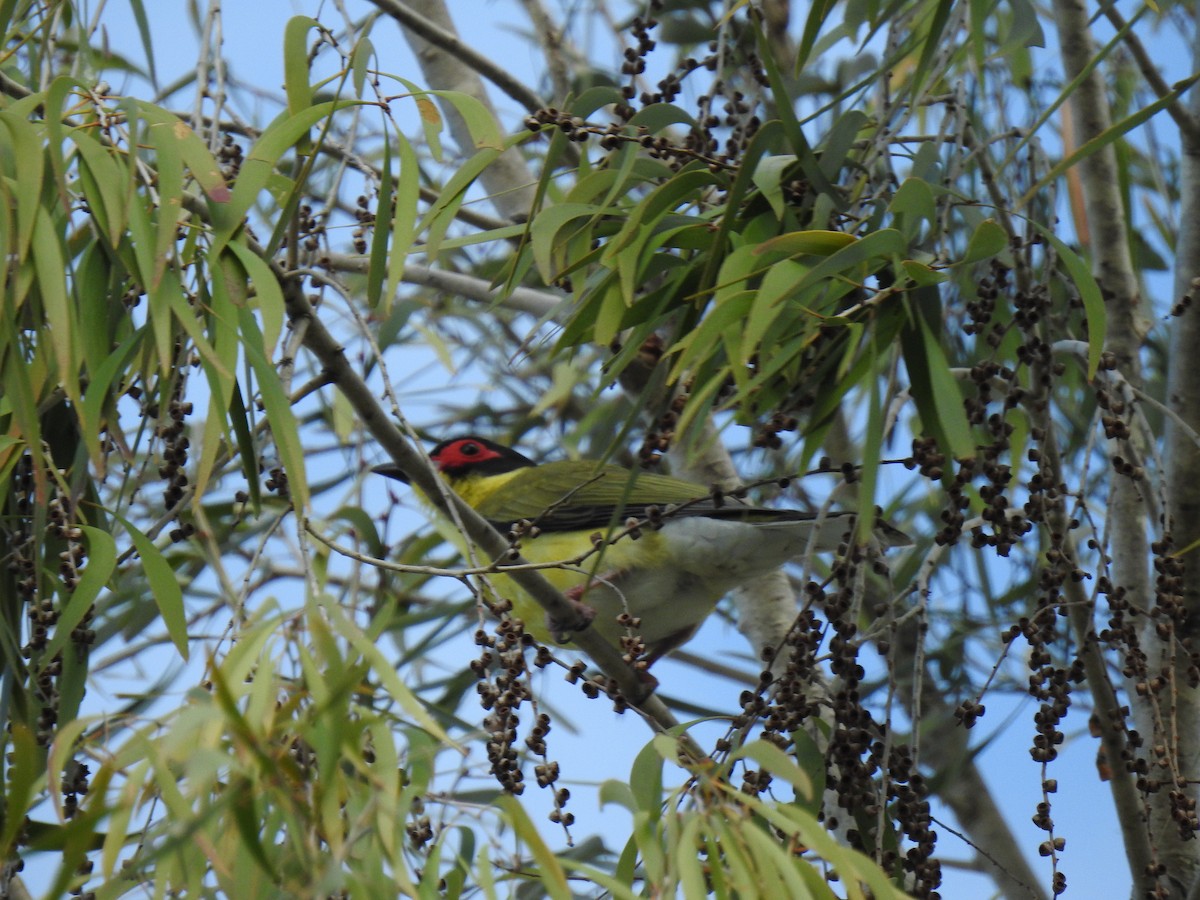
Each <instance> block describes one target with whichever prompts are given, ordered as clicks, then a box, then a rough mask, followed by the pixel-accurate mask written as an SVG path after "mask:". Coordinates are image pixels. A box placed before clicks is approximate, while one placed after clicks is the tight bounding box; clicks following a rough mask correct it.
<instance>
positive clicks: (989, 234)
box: [955, 219, 1008, 266]
mask: <svg viewBox="0 0 1200 900" xmlns="http://www.w3.org/2000/svg"><path fill="white" fill-rule="evenodd" d="M1007 247H1008V234H1006V233H1005V231H1004V229H1003V228H1001V227H1000V226H999V225H997V224H996V220H995V219H985V220H984V221H982V222H980V223H979V227H978V228H976V229H975V233H974V234H972V235H971V240H970V242H969V243H968V244H967V252H966V253H965V254H964V255H963V258H962V259H960V260H959V261H958V262H957V263H955V265H960V266H965V265H970V264H971V263H977V262H979V261H980V260H984V259H991V258H992V257H994V256H996V255H997V254H999V253H1001V252H1003V251H1004V250H1005V249H1007Z"/></svg>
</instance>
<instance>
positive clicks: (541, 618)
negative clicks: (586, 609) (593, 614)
mask: <svg viewBox="0 0 1200 900" xmlns="http://www.w3.org/2000/svg"><path fill="white" fill-rule="evenodd" d="M530 471H531V470H530V469H516V470H514V471H512V472H503V473H500V474H495V475H486V476H479V475H468V476H466V477H462V478H450V479H447V480H448V481H449V483H450V485H451V487H452V488H453V489H454V492H455V493H456V494H458V495H459V497H461V498H462V499H463V500H464V501H465V502H466V503H467V505H468V506H470V507H472V508H474V509H478V508H479V507H480V506H483V505H485V502H486V501H487V500H488V499H489V498H491V497H493V496H495V495H496V493H497V492H498V491H500V490H502V489H504V488H506V487H509V489H510V490H512V489H513V488H512V487H511V486H510V485H511V482H512V481H513V480H514V479H520V478H523V477H528V474H529V472H530ZM516 489H517V490H519V489H520V486H519V485H517V486H516ZM423 499H424V498H423ZM511 524H512V523H509V522H499V521H497V522H496V525H497V526H498V527H499V528H500V530H501V531H504V530H506V528H507V526H508V525H511ZM622 528H623V525H622V524H621V523H617V524H616V525H615V526H614V529H613V533H614V534H615V533H618V532H619V531H620V530H621V529H622ZM444 533H445V534H446V536H447V537H449V538H450V539H451V540H452V541H453V542H454V543H455V544H456V545H457V546H458V547H459V549H460V550H464V551H465V549H466V541H465V540H464V539H463V537H462V535H460V534H458V533H457V531H456V530H455V529H453V528H450V529H448V530H446V531H444ZM596 533H600V534H606V533H607V529H602V528H589V529H584V530H579V531H544V532H540V533H538V534H537V536H536V537H529V536H526V537H523V538H521V539H520V542H519V548H518V549H519V551H520V553H521V556H522V557H523V558H524V559H525V560H526V562H530V563H535V564H536V563H563V565H562V566H555V567H550V568H546V569H542V570H540V574H541V575H542V576H543V577H544V578H545V579H546V580H547V581H549V582H550V583H551V584H552V585H554V587H555V588H557V589H558V590H560V591H563V592H566V591H569V590H571V589H573V588H579V587H581V586H583V585H585V584H589V583H592V584H596V582H597V579H599V580H601V581H604V580H607V581H608V582H616V580H617V578H619V577H621V576H626V575H628V574H630V573H636V572H642V571H645V570H647V569H654V568H656V567H662V566H663V565H664V564H666V563H667V562H668V561H669V557H670V554H669V550H668V546H667V544H666V542H665V540H664V538H663V535H662V534H661V533H660V532H657V531H651V530H644V531H643V532H642V534H641V536H640V537H639V538H638V539H637V540H634V539H633V538H631V537H623V538H621V539H620V540H618V541H616V543H614V544H611V545H608V546H605V547H604V548H603V550H602V551H598V552H594V553H591V554H590V555H587V557H586V559H583V560H582V561H579V562H575V561H576V560H579V559H580V557H583V556H584V555H585V554H588V551H590V550H592V547H593V544H592V536H593V535H594V534H596ZM481 562H483V560H481ZM486 581H487V583H488V584H489V585H490V587H491V590H490V592H489V593H491V594H493V595H494V596H493V597H492V599H493V600H495V599H500V598H503V599H506V600H511V601H512V604H513V612H514V614H515V615H516V616H518V617H519V618H520V619H521V620H522V621H523V622H524V623H525V627H526V630H527V631H528V632H529V633H530V634H531V635H533V637H534V638H536V639H537V640H538V641H541V642H543V643H545V642H548V641H551V640H552V636H551V634H550V630H549V629H548V628H547V627H546V617H545V613H544V612H543V610H542V608H541V606H539V605H538V603H537V602H536V601H535V600H534V599H533V598H532V597H530V596H529V594H528V593H526V592H525V590H524V589H523V588H521V586H520V585H518V584H517V583H516V582H515V581H514V580H513V579H512V578H511V577H509V576H506V575H503V574H494V575H489V576H488V577H487V579H486ZM622 581H624V579H622ZM596 591H602V592H603V593H606V594H607V595H608V599H609V602H608V604H607V605H608V606H609V607H612V606H614V605H616V606H618V607H620V606H623V604H622V603H621V602H620V600H619V598H614V596H613V595H614V593H619V589H618V591H616V592H614V591H613V590H612V589H611V588H609V589H603V588H601V587H600V586H599V584H596V586H595V587H593V588H592V590H591V591H590V592H589V594H591V595H592V596H589V595H587V594H585V595H584V597H583V598H582V599H583V601H584V602H589V601H591V602H595V600H596V599H598V597H596V596H595V592H596ZM614 599H615V600H616V603H615V604H614V602H613V601H614ZM664 599H666V598H664ZM706 599H707V598H706ZM716 599H717V598H716V597H714V598H712V600H711V602H712V603H715V602H716ZM633 611H634V613H635V614H636V612H637V610H636V609H635V610H633ZM607 619H608V621H604V622H598V623H597V626H598V628H599V630H601V631H603V632H605V634H606V635H607V636H608V637H609V638H610V639H614V638H615V637H616V636H617V635H618V634H619V633H620V630H619V629H618V628H617V626H616V623H615V615H608V616H607Z"/></svg>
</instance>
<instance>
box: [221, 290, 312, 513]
mask: <svg viewBox="0 0 1200 900" xmlns="http://www.w3.org/2000/svg"><path fill="white" fill-rule="evenodd" d="M238 317H239V319H240V322H241V332H242V350H243V352H244V353H245V354H246V360H247V361H248V362H249V363H250V368H251V369H252V370H253V371H254V375H255V378H256V379H257V381H258V390H259V395H260V397H261V398H262V403H263V408H264V409H265V410H266V413H267V421H268V422H270V423H271V434H272V436H273V437H274V438H275V447H276V449H277V450H278V451H279V459H280V462H281V463H282V464H283V469H284V471H285V472H286V473H287V477H288V491H289V493H290V494H291V498H292V505H293V506H294V507H295V509H296V511H297V512H299V513H300V514H302V515H303V514H305V513H306V512H307V511H308V509H309V505H310V497H309V492H308V475H307V473H306V471H305V466H304V462H305V457H304V447H303V445H302V444H301V443H300V431H299V425H298V424H297V422H296V417H295V415H294V414H293V413H292V407H291V403H290V402H289V400H288V397H287V394H286V392H285V391H284V389H283V382H281V381H280V380H279V373H278V372H277V371H275V367H274V366H273V365H272V364H271V361H270V360H269V359H267V357H266V354H265V352H264V350H265V348H264V341H263V336H262V332H260V331H259V330H258V323H257V322H256V321H255V320H254V315H253V314H252V313H251V312H250V310H249V309H247V308H246V307H242V308H241V309H239V310H238Z"/></svg>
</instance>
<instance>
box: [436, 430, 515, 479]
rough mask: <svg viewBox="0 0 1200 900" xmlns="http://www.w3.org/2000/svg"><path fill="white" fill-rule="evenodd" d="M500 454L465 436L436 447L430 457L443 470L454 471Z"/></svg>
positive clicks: (497, 456) (494, 457)
mask: <svg viewBox="0 0 1200 900" xmlns="http://www.w3.org/2000/svg"><path fill="white" fill-rule="evenodd" d="M499 457H500V454H499V453H497V452H496V451H495V450H492V449H491V448H490V447H488V446H487V445H485V444H483V443H482V442H480V441H477V440H473V439H471V438H464V439H462V440H458V441H451V442H450V443H448V444H446V445H445V446H444V447H438V448H436V449H435V450H434V451H433V453H432V454H430V459H432V460H433V461H434V462H435V463H437V466H438V469H440V470H441V471H443V472H452V471H457V470H463V469H467V468H470V467H471V466H474V465H476V464H478V463H481V462H484V461H486V460H489V459H498V458H499Z"/></svg>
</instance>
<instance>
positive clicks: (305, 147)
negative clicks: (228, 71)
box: [283, 16, 321, 154]
mask: <svg viewBox="0 0 1200 900" xmlns="http://www.w3.org/2000/svg"><path fill="white" fill-rule="evenodd" d="M314 28H315V29H317V31H320V30H321V24H320V23H319V22H318V21H317V20H316V19H313V18H310V17H308V16H292V18H290V19H288V23H287V25H286V26H284V30H283V88H284V91H285V92H286V94H287V111H288V115H290V116H295V115H297V114H298V113H301V112H303V111H304V110H306V109H308V108H309V107H310V106H312V100H313V90H312V85H311V84H309V80H308V44H307V38H308V32H309V31H310V30H311V29H314ZM297 149H298V150H299V151H300V152H301V153H304V154H308V153H311V152H312V141H311V140H310V139H309V138H308V137H307V136H305V137H302V138H300V139H299V145H298V147H297Z"/></svg>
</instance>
